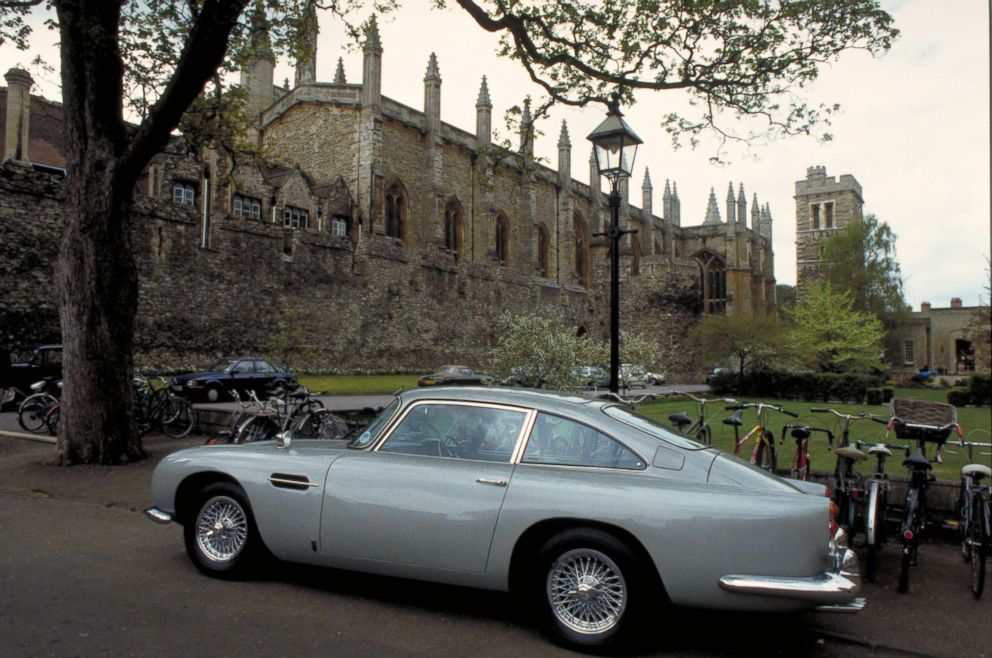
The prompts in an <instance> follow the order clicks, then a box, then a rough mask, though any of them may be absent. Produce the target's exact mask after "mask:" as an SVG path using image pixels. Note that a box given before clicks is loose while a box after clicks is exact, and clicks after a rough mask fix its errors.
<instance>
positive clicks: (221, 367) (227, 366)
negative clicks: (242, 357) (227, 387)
mask: <svg viewBox="0 0 992 658" xmlns="http://www.w3.org/2000/svg"><path fill="white" fill-rule="evenodd" d="M237 363H238V362H237V361H232V360H230V359H225V360H223V361H218V362H217V363H215V364H213V365H212V366H210V368H209V370H210V372H224V371H225V370H231V369H233V368H234V366H235V365H237Z"/></svg>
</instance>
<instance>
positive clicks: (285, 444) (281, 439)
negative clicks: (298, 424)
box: [276, 430, 293, 450]
mask: <svg viewBox="0 0 992 658" xmlns="http://www.w3.org/2000/svg"><path fill="white" fill-rule="evenodd" d="M292 440H293V433H292V432H291V431H289V430H286V431H285V432H279V433H278V434H276V445H278V446H279V447H280V448H282V449H283V450H289V444H290V443H291V442H292Z"/></svg>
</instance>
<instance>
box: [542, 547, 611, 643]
mask: <svg viewBox="0 0 992 658" xmlns="http://www.w3.org/2000/svg"><path fill="white" fill-rule="evenodd" d="M546 594H547V597H548V603H549V604H550V606H551V612H552V613H553V614H554V616H555V618H556V619H557V620H558V621H559V622H560V623H561V624H563V625H564V626H566V627H568V628H570V629H572V630H573V631H575V632H577V633H583V634H589V633H603V632H605V631H608V630H610V629H612V628H613V627H615V626H616V625H617V624H619V623H620V619H621V618H622V617H623V613H624V610H625V609H626V607H627V584H626V582H625V581H624V578H623V574H622V573H621V572H620V568H619V567H618V566H617V564H616V563H615V562H614V561H613V560H611V559H610V558H609V557H608V556H607V555H605V554H604V553H601V552H600V551H597V550H594V549H591V548H577V549H573V550H571V551H568V552H566V553H564V554H562V555H561V556H560V557H559V558H558V559H557V560H555V561H554V563H553V564H552V565H551V569H550V571H549V572H548V580H547V584H546Z"/></svg>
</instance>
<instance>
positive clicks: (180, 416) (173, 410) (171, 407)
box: [162, 398, 196, 439]
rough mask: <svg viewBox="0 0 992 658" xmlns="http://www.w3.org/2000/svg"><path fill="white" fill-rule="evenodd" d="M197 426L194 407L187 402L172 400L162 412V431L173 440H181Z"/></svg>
mask: <svg viewBox="0 0 992 658" xmlns="http://www.w3.org/2000/svg"><path fill="white" fill-rule="evenodd" d="M195 424H196V415H195V414H194V413H193V405H191V404H190V403H189V402H187V401H186V400H180V399H178V398H170V400H169V401H168V403H167V404H166V406H165V407H164V408H163V410H162V430H163V431H164V432H165V433H166V434H167V435H169V436H171V437H172V438H173V439H181V438H182V437H184V436H186V435H187V434H189V433H190V431H192V429H193V425H195Z"/></svg>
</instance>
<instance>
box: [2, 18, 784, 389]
mask: <svg viewBox="0 0 992 658" xmlns="http://www.w3.org/2000/svg"><path fill="white" fill-rule="evenodd" d="M363 51H364V58H363V71H362V83H361V84H354V83H349V82H348V81H347V80H346V74H345V71H344V69H343V66H342V65H341V63H340V61H339V63H338V67H337V71H336V73H335V76H334V79H333V81H331V82H318V81H317V80H316V66H315V63H314V62H315V60H312V59H311V60H310V61H306V62H298V66H297V74H296V76H295V86H293V87H292V88H289V87H288V85H287V86H278V85H275V84H274V83H273V69H274V60H273V58H272V56H271V52H269V51H268V50H267V49H266V48H265V44H264V43H260V44H258V48H257V49H256V55H257V56H256V58H255V59H254V60H253V61H251V62H249V64H248V65H247V66H246V69H245V71H244V72H243V75H242V84H243V85H244V86H245V88H246V89H247V92H248V110H249V113H250V116H253V117H257V118H258V121H257V124H256V125H255V126H254V127H253V128H252V132H251V134H250V137H251V138H252V139H255V140H257V143H258V145H259V147H260V152H261V153H263V154H264V161H262V160H257V161H255V162H253V163H251V164H241V165H239V166H238V168H237V169H236V170H233V171H232V170H230V167H229V164H228V162H227V161H226V160H224V159H223V158H221V157H219V156H217V155H215V154H203V155H202V156H200V157H188V156H171V155H166V154H161V155H159V156H157V157H156V158H155V159H154V161H153V162H152V164H151V165H150V166H149V167H148V170H147V172H146V176H145V178H144V179H143V181H142V183H141V191H142V192H143V194H144V195H145V198H144V199H143V200H142V201H141V203H140V204H139V206H138V210H139V213H140V214H141V217H140V218H139V221H136V222H135V229H134V230H135V240H136V244H139V245H141V246H142V249H141V250H139V258H140V262H139V268H140V271H141V296H140V302H139V303H140V309H139V322H138V326H139V330H138V331H139V336H138V349H139V351H140V352H141V353H142V354H143V355H151V356H150V357H149V358H154V359H159V360H173V361H174V360H176V359H189V360H196V359H202V358H203V357H204V355H209V354H214V353H224V352H230V351H232V350H236V349H243V350H265V349H267V348H271V347H272V345H273V344H274V343H278V342H279V340H276V341H274V340H273V336H276V337H281V339H291V340H292V342H295V343H298V344H299V346H301V349H303V348H305V351H306V354H307V358H306V359H303V360H304V361H306V363H307V365H309V366H310V367H313V368H319V369H325V370H328V369H329V370H333V369H368V370H389V369H402V368H411V369H417V368H424V367H428V366H432V365H436V364H437V363H440V362H448V361H467V362H469V363H478V362H479V360H480V358H481V355H482V354H484V353H485V351H486V349H487V348H488V347H489V346H490V345H492V344H493V343H494V341H495V339H496V331H497V330H496V325H497V322H496V320H497V319H498V317H499V316H500V315H501V314H502V313H503V312H505V311H509V312H525V311H530V312H539V313H542V314H545V315H552V316H554V317H556V318H559V319H560V320H561V321H562V322H564V323H568V324H569V325H571V326H574V327H576V331H579V332H582V333H586V334H588V335H590V336H593V337H594V338H603V337H605V336H606V333H607V332H608V313H607V308H608V299H607V289H608V281H607V278H608V277H607V274H606V271H607V269H606V261H607V260H608V247H607V243H606V241H605V240H604V239H602V238H601V237H599V236H597V235H596V234H597V233H599V232H601V231H602V230H603V229H604V227H605V226H606V225H607V224H608V217H609V216H608V213H609V208H608V206H607V199H606V198H605V195H604V194H603V193H601V191H600V188H599V185H598V182H599V174H598V172H597V171H596V165H595V161H594V160H593V159H590V180H591V181H595V183H594V185H593V186H590V185H587V184H585V183H581V182H578V181H575V180H573V179H572V178H571V161H572V143H571V137H570V135H569V132H568V127H567V126H566V125H564V124H563V125H562V126H561V130H560V134H559V139H558V160H557V163H556V164H557V166H556V168H554V169H552V168H549V167H545V166H542V165H539V164H537V163H536V162H535V160H534V159H533V148H534V144H533V137H532V135H533V131H532V130H531V129H530V128H531V122H532V119H531V117H530V113H529V109H528V108H526V107H525V110H524V113H523V116H522V121H521V124H522V125H521V133H520V142H519V148H518V149H517V151H515V152H510V151H506V150H505V149H503V148H501V147H498V146H497V145H495V144H493V142H492V112H493V103H492V100H491V98H490V91H489V88H488V84H487V81H486V79H485V77H483V78H482V80H481V85H480V90H479V96H478V100H477V103H476V126H475V131H474V132H469V131H465V130H462V129H460V128H457V127H455V126H451V125H449V124H447V123H444V122H443V121H442V118H441V88H442V78H441V72H440V66H439V63H438V62H437V60H436V58H435V57H434V55H433V54H432V55H430V57H429V58H428V62H427V67H426V74H425V77H424V107H423V109H414V108H410V107H407V106H405V105H403V104H401V103H398V102H396V101H394V100H392V99H390V98H388V97H386V96H384V95H383V94H382V89H381V72H382V57H383V52H384V48H383V45H382V44H381V43H380V40H379V35H378V31H377V29H376V27H375V23H374V21H373V22H372V23H371V24H370V30H369V33H368V38H367V40H366V42H365V44H364V48H363ZM22 74H23V72H18V73H14V72H11V73H10V74H8V77H7V80H8V83H9V88H8V90H7V91H6V94H5V93H4V91H3V90H0V111H5V113H6V123H5V124H4V123H2V122H0V125H6V133H5V134H6V137H5V143H6V144H10V143H11V141H12V139H13V138H12V135H13V134H14V131H17V130H20V131H21V132H18V133H17V135H18V137H17V138H16V139H13V142H14V143H15V146H14V147H13V150H11V148H7V149H6V151H5V153H6V157H5V161H7V162H9V163H15V162H16V163H20V164H21V165H29V166H31V167H34V168H35V169H38V168H43V167H41V166H42V165H49V164H51V165H52V166H54V167H62V166H64V162H62V163H61V164H60V163H59V162H58V161H55V162H52V163H46V162H44V161H40V160H37V159H36V157H35V152H34V150H33V147H34V144H35V137H34V128H33V126H34V124H33V123H32V122H31V117H30V116H29V114H30V113H31V112H32V111H33V110H34V108H35V102H34V99H33V100H32V103H31V106H30V108H28V107H25V101H24V100H23V99H24V98H28V97H30V94H29V88H30V78H29V77H28V76H27V74H23V75H22ZM12 75H13V77H11V76H12ZM4 95H6V99H5V98H4ZM4 101H7V102H4ZM39 102H40V101H39ZM49 105H52V104H49ZM11 117H15V119H14V123H13V124H12V123H11V121H12V118H11ZM29 124H30V125H31V126H32V127H31V128H30V129H29V128H26V127H25V126H28V125H29ZM19 127H20V128H19ZM24 131H28V132H24ZM25 135H26V137H25ZM25 146H27V147H28V148H30V149H32V150H30V151H29V150H28V148H25ZM18 149H20V150H18ZM12 166H13V165H11V164H7V165H5V167H4V168H3V170H0V172H2V171H8V172H9V171H11V167H12ZM70 166H71V165H70ZM21 169H22V170H23V169H26V167H23V166H22V167H21ZM39 185H40V183H34V182H32V181H31V177H30V176H29V175H28V172H23V173H17V174H16V175H15V174H7V175H5V176H0V191H2V192H3V194H4V195H6V196H7V197H8V198H9V199H12V200H11V201H10V202H9V203H7V204H0V215H2V217H3V221H2V222H0V233H4V234H6V237H8V238H12V239H18V238H21V239H27V240H28V242H29V243H32V244H36V239H35V238H36V236H35V234H36V233H37V231H39V230H41V229H39V225H44V223H45V222H38V221H37V220H32V219H31V217H30V213H26V212H24V211H23V205H22V204H21V203H19V202H18V201H16V200H13V199H15V198H16V197H17V196H18V195H21V200H23V195H34V197H37V196H38V195H39V194H43V193H42V192H39V190H38V186H39ZM42 187H44V188H45V189H49V190H50V189H53V188H51V186H50V184H49V183H45V184H44V185H42ZM641 192H642V196H641V207H636V206H634V205H633V204H632V203H631V202H630V198H629V197H630V191H629V185H627V184H624V187H623V189H622V198H623V202H622V206H621V224H622V225H626V226H628V227H630V228H635V229H637V233H636V234H631V235H627V236H625V237H624V242H623V244H622V247H621V259H622V266H621V271H622V277H623V278H624V279H625V287H624V288H622V291H625V290H631V289H632V288H631V287H630V286H637V287H640V288H641V289H652V288H654V287H660V286H664V285H665V284H666V282H667V281H669V280H670V278H671V275H673V274H681V275H685V276H688V277H690V278H691V279H692V280H694V281H695V282H696V285H697V293H698V294H697V298H698V299H697V303H696V305H695V306H696V308H692V309H686V308H681V309H679V308H675V309H673V308H658V309H655V311H656V312H655V313H654V315H651V318H652V321H653V326H654V327H655V328H656V329H657V333H658V338H659V342H662V343H664V344H665V345H667V346H668V348H667V349H668V353H669V354H670V356H671V360H672V362H674V361H676V360H680V361H681V362H686V361H687V360H686V358H685V356H686V355H691V347H690V346H688V345H686V344H685V343H684V340H683V338H684V336H685V332H686V329H687V327H688V326H689V325H691V322H692V317H693V316H694V314H695V313H698V312H704V313H721V314H722V313H729V314H743V315H748V314H752V313H765V312H773V311H774V309H775V278H774V254H773V251H772V217H771V211H770V208H769V207H768V206H767V204H766V205H764V206H762V205H760V204H759V202H758V198H757V195H753V197H752V200H751V205H750V208H748V200H747V197H746V195H745V191H744V187H743V185H742V184H739V185H738V187H737V190H736V193H735V190H734V187H733V185H732V184H731V186H730V189H729V190H728V193H727V199H726V204H725V213H726V218H723V217H721V213H720V209H719V208H718V206H717V204H716V196H715V192H713V191H711V194H710V203H709V205H708V207H707V210H706V212H705V218H703V217H701V219H703V223H702V224H701V225H697V226H683V221H682V207H681V200H680V199H679V196H678V189H677V185H676V184H675V182H674V181H671V180H666V181H665V188H664V191H663V193H662V198H661V201H662V208H661V215H660V216H659V215H656V214H654V191H653V185H652V181H651V177H650V175H649V174H648V172H647V171H645V174H644V178H643V181H642V185H641ZM44 194H49V196H50V197H51V198H50V199H47V200H46V201H45V203H44V204H42V206H39V207H43V208H44V209H45V210H46V211H50V212H51V214H52V216H51V218H50V220H49V221H50V222H52V223H54V224H57V192H50V193H44ZM0 199H2V197H0ZM49 203H50V204H51V205H50V206H49V205H47V204H49ZM36 205H37V204H36ZM49 228H52V227H49ZM53 230H54V229H53ZM31 236H35V238H32V237H31ZM0 237H3V236H2V235H0ZM52 244H54V241H53V243H52ZM42 249H44V247H43V248H42ZM50 255H51V254H50V253H49V254H34V256H35V258H33V259H32V258H31V257H29V256H30V254H27V253H23V250H21V251H18V253H17V254H11V257H12V258H14V262H13V267H11V268H10V269H9V271H8V272H7V273H2V272H0V279H2V278H3V276H4V275H5V274H7V275H11V276H13V275H17V274H20V275H23V274H24V273H25V272H23V271H22V270H23V268H28V269H30V268H31V267H34V268H35V269H37V268H39V267H43V266H44V265H45V264H46V263H48V260H47V258H48V256H50ZM37 256H41V257H40V258H38V257H37ZM6 257H7V256H5V258H6ZM36 274H37V273H36V272H33V273H32V275H36ZM16 305H17V300H15V299H12V298H11V295H10V294H8V293H7V287H6V286H4V287H3V289H2V290H0V321H2V322H3V323H4V324H5V325H6V327H8V328H9V327H10V326H12V325H13V324H14V323H16V321H17V314H14V313H10V312H9V309H10V308H13V307H14V306H16ZM239 309H251V311H250V315H251V316H252V321H250V322H245V320H244V319H243V318H241V317H240V315H241V313H239ZM690 361H691V359H690ZM658 365H659V366H669V365H670V364H658ZM670 367H671V370H672V371H675V370H676V369H675V367H674V364H671V366H670Z"/></svg>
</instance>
